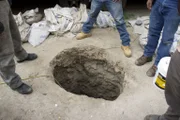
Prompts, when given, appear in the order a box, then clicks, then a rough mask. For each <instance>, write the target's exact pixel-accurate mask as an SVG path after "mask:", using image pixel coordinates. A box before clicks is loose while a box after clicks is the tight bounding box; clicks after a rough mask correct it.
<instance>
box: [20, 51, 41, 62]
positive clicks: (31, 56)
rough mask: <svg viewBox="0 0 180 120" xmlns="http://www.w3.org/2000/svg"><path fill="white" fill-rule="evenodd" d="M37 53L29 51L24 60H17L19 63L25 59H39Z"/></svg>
mask: <svg viewBox="0 0 180 120" xmlns="http://www.w3.org/2000/svg"><path fill="white" fill-rule="evenodd" d="M37 57H38V56H37V55H36V54H34V53H29V54H28V56H27V57H26V58H25V59H23V60H18V61H17V62H18V63H22V62H24V61H32V60H35V59H37Z"/></svg>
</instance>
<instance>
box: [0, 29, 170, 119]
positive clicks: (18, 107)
mask: <svg viewBox="0 0 180 120" xmlns="http://www.w3.org/2000/svg"><path fill="white" fill-rule="evenodd" d="M129 32H130V33H131V38H132V43H131V44H132V50H133V57H132V58H126V57H124V55H123V53H122V51H121V49H120V40H119V35H118V33H117V31H114V30H113V29H111V28H109V29H95V30H93V37H91V38H88V39H85V40H83V41H76V40H75V39H68V38H58V37H54V36H51V37H50V38H49V39H48V40H46V41H45V42H44V43H43V44H42V45H40V46H38V47H36V48H33V47H32V46H31V45H30V44H24V47H25V49H26V50H27V51H29V52H35V53H37V54H38V55H39V58H38V59H37V60H36V61H33V62H26V63H22V64H17V73H19V74H20V75H21V76H22V78H29V77H30V78H31V79H28V80H27V81H25V82H26V83H28V84H30V85H32V87H33V89H34V93H33V94H31V95H28V96H23V95H20V94H18V93H16V92H14V91H12V90H10V89H9V88H8V87H7V86H6V85H0V91H1V92H0V120H143V118H144V116H145V115H147V114H150V113H157V114H162V113H164V112H165V111H166V108H167V105H166V102H165V99H164V94H163V92H160V91H158V90H157V89H156V88H155V87H154V86H153V84H152V80H153V79H152V78H149V77H147V76H146V74H145V72H146V70H147V69H148V68H149V67H150V66H151V65H152V63H149V64H147V65H145V66H143V67H137V66H135V65H134V62H135V59H136V58H138V57H139V56H141V55H142V52H143V50H142V49H141V48H140V46H139V44H138V40H137V39H136V38H137V37H136V36H135V35H133V34H132V32H131V30H130V29H129ZM81 44H85V45H95V46H98V47H102V48H105V49H107V51H108V52H109V53H110V55H111V56H112V59H113V60H114V61H116V60H120V61H121V62H122V65H123V67H124V69H125V71H126V76H125V80H126V87H125V89H124V92H123V93H122V94H121V96H120V97H119V98H118V99H117V100H115V101H111V102H110V101H105V100H103V99H94V98H88V97H87V96H78V95H74V94H71V93H69V92H66V91H65V90H63V89H62V88H60V87H59V86H58V85H56V84H55V83H54V81H53V78H52V77H51V71H50V68H49V62H50V61H51V60H52V59H53V57H54V56H55V55H56V54H57V53H59V52H60V51H62V50H64V49H66V48H70V47H73V46H77V45H81ZM48 76H50V77H48ZM33 77H34V78H33ZM0 82H2V80H0Z"/></svg>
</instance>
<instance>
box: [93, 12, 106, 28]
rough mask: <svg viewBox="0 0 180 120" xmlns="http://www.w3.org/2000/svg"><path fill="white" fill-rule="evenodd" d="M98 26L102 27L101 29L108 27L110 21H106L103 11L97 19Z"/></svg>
mask: <svg viewBox="0 0 180 120" xmlns="http://www.w3.org/2000/svg"><path fill="white" fill-rule="evenodd" d="M96 22H97V25H98V26H99V27H100V28H106V27H108V21H107V20H106V18H105V16H104V14H103V12H102V11H101V12H100V13H99V15H98V17H97V21H96Z"/></svg>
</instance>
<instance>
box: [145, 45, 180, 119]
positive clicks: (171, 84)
mask: <svg viewBox="0 0 180 120" xmlns="http://www.w3.org/2000/svg"><path fill="white" fill-rule="evenodd" d="M179 62H180V47H179V48H178V50H177V51H176V52H175V53H174V54H173V56H172V58H171V62H170V65H169V69H168V73H167V77H166V87H165V96H166V101H167V103H168V105H169V108H168V110H167V112H166V113H165V114H164V115H147V116H146V117H145V119H144V120H180V72H179V71H180V64H179Z"/></svg>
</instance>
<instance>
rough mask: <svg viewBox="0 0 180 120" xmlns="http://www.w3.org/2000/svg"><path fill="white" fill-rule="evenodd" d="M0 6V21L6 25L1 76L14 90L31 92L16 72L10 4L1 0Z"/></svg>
mask: <svg viewBox="0 0 180 120" xmlns="http://www.w3.org/2000/svg"><path fill="white" fill-rule="evenodd" d="M0 6H1V7H0V16H1V18H2V19H0V22H1V23H2V26H3V27H4V31H3V32H2V33H1V34H0V41H1V44H0V76H1V77H2V78H3V80H4V81H5V83H6V84H7V85H9V86H10V87H11V88H12V89H13V90H17V91H18V92H19V93H21V94H29V93H31V92H32V89H31V87H29V86H27V85H26V84H24V83H22V81H21V78H20V77H19V75H17V74H16V73H15V62H14V59H13V58H14V49H13V48H14V46H13V42H12V38H11V33H10V29H9V28H10V26H9V16H8V12H9V11H10V8H9V4H8V3H7V1H6V0H3V1H0Z"/></svg>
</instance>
